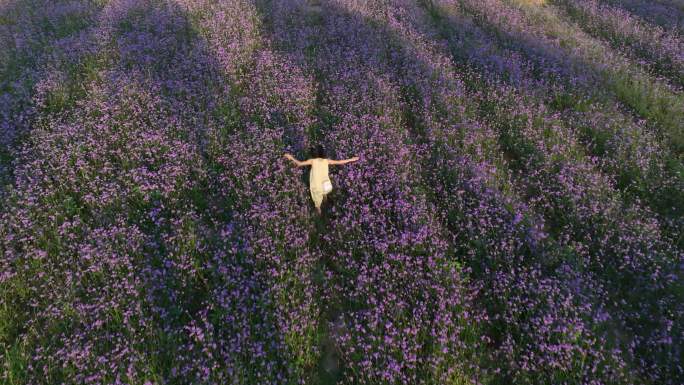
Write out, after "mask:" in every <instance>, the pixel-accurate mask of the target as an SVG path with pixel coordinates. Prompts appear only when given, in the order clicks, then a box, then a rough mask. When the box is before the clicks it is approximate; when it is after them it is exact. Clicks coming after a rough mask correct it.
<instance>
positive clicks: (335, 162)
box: [328, 156, 359, 165]
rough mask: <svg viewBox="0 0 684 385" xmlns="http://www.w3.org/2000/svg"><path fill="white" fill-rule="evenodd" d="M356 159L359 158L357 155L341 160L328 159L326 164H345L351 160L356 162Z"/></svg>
mask: <svg viewBox="0 0 684 385" xmlns="http://www.w3.org/2000/svg"><path fill="white" fill-rule="evenodd" d="M357 160H359V157H358V156H355V157H353V158H349V159H342V160H332V159H330V161H329V162H328V164H333V165H337V164H347V163H351V162H356V161H357Z"/></svg>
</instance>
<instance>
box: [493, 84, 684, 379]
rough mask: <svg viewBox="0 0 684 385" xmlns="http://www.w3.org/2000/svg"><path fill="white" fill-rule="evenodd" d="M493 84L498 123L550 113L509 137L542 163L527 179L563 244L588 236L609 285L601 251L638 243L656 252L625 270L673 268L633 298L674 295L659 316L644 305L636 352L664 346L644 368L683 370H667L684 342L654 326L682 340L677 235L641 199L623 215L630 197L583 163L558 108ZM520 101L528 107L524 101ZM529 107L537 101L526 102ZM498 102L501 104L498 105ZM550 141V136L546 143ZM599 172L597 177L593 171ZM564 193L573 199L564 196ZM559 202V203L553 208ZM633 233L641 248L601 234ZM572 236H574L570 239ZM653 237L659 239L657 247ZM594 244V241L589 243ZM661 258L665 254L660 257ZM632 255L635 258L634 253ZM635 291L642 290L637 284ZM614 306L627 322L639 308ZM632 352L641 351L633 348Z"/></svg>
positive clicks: (535, 163) (616, 252)
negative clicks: (554, 112)
mask: <svg viewBox="0 0 684 385" xmlns="http://www.w3.org/2000/svg"><path fill="white" fill-rule="evenodd" d="M488 91H489V93H485V94H486V95H487V96H488V97H487V99H489V100H488V102H489V103H491V104H492V105H495V106H497V107H496V108H495V109H487V110H486V112H487V115H494V116H492V118H493V119H492V120H490V122H491V123H492V124H496V121H497V120H501V121H502V122H510V121H513V122H515V118H521V117H523V118H526V117H525V115H528V116H529V120H530V121H532V120H534V121H537V122H538V123H543V122H544V121H546V123H544V124H542V125H541V127H539V128H538V129H539V131H538V132H537V133H536V134H534V133H532V132H531V131H529V130H535V128H534V125H533V124H528V123H527V122H526V121H523V124H522V125H521V127H522V128H523V129H522V130H521V131H518V130H515V129H514V130H513V132H509V133H506V137H507V138H510V139H511V140H512V141H513V143H509V145H512V149H515V148H516V147H517V150H514V151H516V152H517V153H518V156H520V155H523V156H524V157H525V158H527V159H525V162H530V161H532V163H531V164H530V165H529V166H531V167H530V168H531V169H532V170H535V171H534V172H532V173H530V175H527V176H523V179H526V180H524V181H521V182H522V183H523V185H524V186H527V187H526V189H529V188H530V187H532V186H534V187H533V188H532V189H531V190H532V191H534V194H539V199H541V200H542V201H544V203H543V204H542V205H536V204H534V205H533V206H536V207H535V208H536V209H537V210H538V211H539V212H542V213H545V214H546V218H547V220H548V221H549V222H550V224H551V226H550V229H551V230H552V231H553V233H554V235H555V236H556V237H558V238H559V239H560V241H561V244H563V245H566V246H570V247H572V248H577V244H576V242H580V243H584V244H585V246H584V247H583V248H582V249H578V251H577V254H578V256H580V257H581V259H582V260H583V261H584V262H583V263H585V264H587V267H591V266H592V265H593V269H594V270H596V269H597V268H598V270H599V271H601V270H604V269H605V270H606V271H601V273H602V274H604V277H603V284H604V285H610V283H611V280H614V278H615V276H614V274H611V273H610V270H611V268H610V267H606V268H604V267H603V266H602V265H603V264H604V263H605V262H598V261H597V260H596V257H597V256H601V258H600V259H602V258H606V257H608V258H611V259H612V258H617V260H618V261H619V260H620V259H623V258H628V259H629V258H631V256H630V255H631V254H633V253H637V254H638V253H639V252H636V251H637V250H641V251H640V252H641V253H643V252H646V253H650V255H647V256H646V257H645V258H644V259H643V260H642V261H641V263H642V265H641V266H636V265H633V266H631V269H632V270H631V272H626V271H625V272H620V273H619V274H624V277H632V279H635V278H636V279H638V277H640V276H641V275H643V274H646V272H647V271H651V272H652V273H657V274H659V271H660V269H663V268H664V269H665V270H666V271H667V272H666V273H665V274H663V275H662V278H663V279H664V280H665V281H666V282H668V286H669V288H668V289H665V290H662V289H661V288H657V289H655V290H651V293H650V294H649V295H643V296H642V297H641V298H634V299H633V300H634V301H635V304H633V305H634V306H647V305H649V304H655V303H657V302H656V301H660V302H662V301H665V299H666V298H669V301H670V303H669V305H666V306H663V307H661V308H660V310H659V311H658V313H659V314H660V316H657V317H653V318H652V317H651V314H650V312H651V311H652V309H651V310H649V311H648V312H646V311H644V312H642V313H641V319H642V320H644V321H645V320H646V319H649V320H650V322H648V325H649V326H648V327H645V328H643V330H639V331H634V333H635V334H636V335H637V338H636V341H638V342H640V343H641V348H642V349H643V350H645V351H646V352H644V351H643V350H642V351H641V352H637V353H636V355H637V356H641V357H649V355H650V354H651V350H652V351H659V352H661V351H662V352H663V355H662V356H661V357H660V363H659V364H657V363H656V364H653V365H655V366H658V365H660V367H659V368H658V369H654V368H651V367H646V368H643V369H642V371H643V372H645V373H649V374H652V373H653V372H659V374H658V375H656V376H654V377H655V378H658V376H661V377H664V378H672V377H675V376H676V375H677V374H676V373H678V370H681V369H677V370H674V371H672V372H669V373H668V371H669V370H670V368H671V366H670V362H671V361H672V360H673V359H674V357H676V355H677V354H678V353H677V351H678V349H680V348H679V347H678V342H675V345H674V346H671V345H670V344H671V341H670V342H668V340H667V338H665V339H661V337H660V335H649V334H650V333H653V332H654V330H656V331H657V332H656V333H661V332H666V333H669V334H668V335H669V336H670V337H673V338H675V339H676V341H679V340H680V339H681V335H680V334H681V332H680V331H678V330H679V329H678V328H679V326H676V327H675V328H674V329H673V330H670V328H671V325H672V322H673V320H676V319H677V318H676V317H675V318H673V317H671V316H670V315H669V314H670V312H672V311H675V312H680V311H681V309H680V308H679V307H678V306H677V303H678V302H677V298H676V292H677V291H676V290H677V287H678V286H677V281H676V280H677V275H676V272H677V269H678V263H679V260H680V259H681V254H680V253H679V252H678V251H677V249H673V248H672V247H671V245H670V243H671V241H668V240H667V238H663V237H662V236H661V235H660V234H659V229H658V223H657V221H654V220H652V219H651V220H648V219H647V220H643V219H642V217H643V212H642V211H641V210H640V208H639V207H638V206H636V207H633V208H632V209H628V211H630V212H631V214H628V215H627V217H628V218H630V219H629V220H625V218H624V217H623V215H624V214H625V213H624V211H623V210H624V209H623V205H622V203H621V202H620V200H619V197H618V196H615V193H614V192H611V190H612V188H611V185H610V183H609V181H607V180H605V178H602V177H601V175H600V174H596V172H595V171H590V170H591V169H592V168H594V166H593V165H592V162H587V163H583V161H582V156H581V153H580V154H577V151H576V150H573V149H572V148H573V147H576V145H573V144H572V143H573V138H572V135H571V136H570V137H567V133H565V134H563V133H562V131H558V130H559V129H560V128H562V127H559V126H558V125H556V124H553V116H551V118H552V119H551V120H549V119H548V118H546V117H545V116H544V114H545V111H544V108H543V106H537V107H535V106H534V104H530V103H529V102H527V101H526V100H524V99H520V98H517V99H513V100H506V99H508V98H511V97H515V95H510V94H509V95H506V96H505V97H504V98H503V99H498V97H497V96H495V95H496V94H497V93H498V92H497V91H496V90H492V89H490V90H488ZM505 94H506V92H505V91H504V92H501V93H500V95H502V96H504V95H505ZM492 99H493V100H492ZM521 107H523V108H522V109H521ZM540 107H541V108H542V109H541V110H540V109H539V108H540ZM528 108H532V109H531V110H527V109H528ZM535 109H536V111H535ZM497 110H499V112H498V113H497ZM521 111H522V112H524V114H523V115H520V112H521ZM497 115H498V116H497ZM515 125H516V123H513V124H511V123H507V124H503V125H502V128H503V129H504V130H507V129H510V128H511V127H513V126H515ZM545 125H546V127H547V128H546V129H545V128H544V126H545ZM549 129H552V130H553V132H548V130H549ZM545 131H546V132H545ZM559 133H560V135H559ZM544 136H547V137H550V139H551V140H548V139H549V138H546V139H545V138H544ZM554 137H555V139H554ZM558 139H561V140H558ZM516 142H518V143H516ZM544 142H547V143H546V144H545V143H544ZM530 150H532V153H530ZM538 156H541V159H535V158H536V157H538ZM563 158H565V159H563ZM544 159H546V160H544ZM584 162H586V161H584ZM544 163H545V165H544ZM559 171H563V172H570V174H572V175H574V176H573V177H572V182H569V181H568V179H567V175H562V174H561V175H559V176H556V173H557V172H559ZM592 174H593V176H592V177H589V178H588V177H587V176H588V175H592ZM557 186H563V188H562V189H561V190H560V191H556V190H558V187H557ZM561 197H562V198H561ZM564 199H565V200H567V201H565V202H564V201H563V200H564ZM535 200H536V199H535V198H533V202H534V201H535ZM552 207H554V208H553V209H552V210H549V209H550V208H552ZM628 207H629V206H628ZM573 212H574V213H573ZM592 212H593V214H592ZM587 216H589V217H595V218H596V219H595V220H594V221H592V222H598V220H599V219H601V221H602V222H604V224H601V225H598V226H597V225H595V224H594V223H591V224H589V223H583V221H585V219H583V218H586V217H587ZM559 230H560V231H559ZM634 233H636V234H639V236H638V237H637V238H635V239H630V240H629V241H628V243H629V244H630V246H629V247H630V248H633V250H634V252H633V251H626V252H625V250H620V248H618V247H616V246H615V245H612V244H611V243H612V241H609V240H608V241H607V240H602V241H598V239H599V238H601V237H603V236H605V235H607V234H613V235H612V236H614V237H619V238H620V239H625V238H626V237H627V236H626V234H634ZM646 234H648V235H646ZM570 239H574V240H573V241H571V242H568V241H569V240H570ZM592 239H593V240H592ZM653 241H655V242H656V244H658V245H659V246H657V247H655V248H654V246H653V243H652V242H653ZM587 246H588V247H589V249H586V247H587ZM583 249H584V250H583ZM592 254H594V255H592ZM611 255H612V257H611ZM662 258H665V259H664V260H661V259H662ZM590 261H593V262H590ZM625 261H627V260H623V262H625ZM627 262H629V264H633V261H627ZM631 284H633V282H630V283H629V284H628V285H631ZM652 285H653V283H652V282H642V283H641V285H640V287H641V289H639V290H648V289H649V288H650V287H652ZM618 286H619V285H618ZM613 289H615V287H613ZM625 289H626V290H627V291H631V289H632V288H631V287H630V286H623V288H622V290H619V292H623V291H624V290H625ZM636 293H640V292H639V291H636ZM641 294H643V293H641ZM614 306H615V308H616V313H617V314H616V315H617V317H618V318H620V319H622V320H623V322H627V323H628V320H629V319H630V318H631V317H633V316H634V314H633V313H634V312H632V309H631V308H630V307H629V306H621V305H617V304H615V305H614ZM630 306H632V305H630ZM627 327H628V328H629V329H633V328H635V327H636V328H637V329H640V328H641V327H642V325H640V324H639V323H635V324H633V325H630V326H627ZM659 344H660V345H659ZM630 350H632V349H630ZM631 353H632V354H635V352H634V351H632V352H631ZM656 361H658V360H656ZM642 365H643V363H642ZM675 378H676V377H675ZM670 381H671V380H670Z"/></svg>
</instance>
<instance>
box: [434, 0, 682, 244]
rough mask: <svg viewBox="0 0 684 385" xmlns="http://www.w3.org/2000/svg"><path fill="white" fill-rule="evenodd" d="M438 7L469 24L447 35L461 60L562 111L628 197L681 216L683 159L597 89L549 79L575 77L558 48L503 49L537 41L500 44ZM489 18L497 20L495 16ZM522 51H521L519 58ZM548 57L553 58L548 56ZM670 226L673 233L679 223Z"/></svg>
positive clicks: (669, 216)
mask: <svg viewBox="0 0 684 385" xmlns="http://www.w3.org/2000/svg"><path fill="white" fill-rule="evenodd" d="M488 4H489V3H488ZM439 6H440V7H439V8H440V9H441V11H440V12H441V14H442V15H443V17H444V18H445V19H448V20H449V22H450V23H451V24H455V23H459V24H464V25H466V26H467V28H461V29H458V30H454V29H452V30H451V31H452V33H451V34H450V35H449V40H451V41H452V44H455V45H457V46H458V47H459V49H458V50H454V52H455V54H456V57H457V58H458V59H459V60H460V61H466V62H467V63H472V64H475V65H476V66H477V68H479V69H483V70H485V71H484V73H485V74H492V75H493V76H494V77H496V78H500V79H501V80H505V81H506V82H507V83H511V84H512V85H513V86H515V87H516V88H517V89H518V90H522V92H523V93H524V94H525V95H526V98H531V99H533V100H535V99H536V100H539V101H540V102H543V103H544V104H546V105H547V106H548V107H549V109H550V110H552V111H554V113H560V115H559V118H562V120H563V121H564V124H565V125H567V126H568V128H570V129H575V130H577V131H579V132H577V134H576V135H578V137H579V138H580V139H581V140H582V142H583V143H585V145H587V146H588V151H589V152H590V154H592V155H594V156H598V157H600V164H601V168H602V169H603V170H605V171H606V172H607V173H608V174H609V175H613V176H614V177H615V178H616V181H617V184H618V187H619V188H620V189H621V190H622V191H624V192H625V195H626V197H627V198H629V199H632V200H633V199H635V198H636V199H638V200H642V201H644V202H645V203H646V204H647V205H649V206H650V207H651V208H653V209H654V210H655V211H656V212H658V213H659V214H661V215H663V216H664V217H665V219H666V220H667V221H672V220H674V221H675V222H676V221H677V219H678V218H681V212H682V209H684V208H683V207H682V206H681V199H678V197H680V196H681V189H680V188H679V187H678V185H680V184H681V173H680V172H679V169H680V168H681V163H680V162H679V161H678V160H677V157H676V155H675V154H672V153H670V152H669V151H668V148H667V147H666V146H663V145H662V144H661V142H660V141H659V140H658V139H656V137H655V136H654V135H653V134H652V133H650V132H649V130H650V128H649V126H648V125H647V124H644V122H639V121H633V120H632V119H631V118H630V117H629V116H626V115H624V114H622V113H620V112H619V106H616V105H615V104H614V103H613V102H611V101H610V100H605V98H598V99H597V96H599V95H597V92H595V91H591V90H587V89H586V88H585V89H584V91H580V92H577V90H575V86H573V85H572V84H563V82H560V83H559V82H557V81H549V80H547V78H550V79H553V78H558V77H560V78H561V79H563V78H564V79H566V80H567V81H570V82H571V83H572V82H573V81H572V80H571V79H575V78H576V76H578V73H576V72H575V71H574V70H572V65H571V64H568V63H566V62H563V61H562V57H563V54H562V52H559V51H558V50H557V49H555V48H553V46H552V45H549V46H548V47H547V46H542V48H540V49H536V50H535V52H537V51H538V53H539V54H540V55H542V56H537V54H534V53H532V52H528V51H525V50H523V51H518V50H517V49H516V48H515V46H514V47H512V48H513V50H508V49H505V47H500V45H501V44H504V45H511V44H523V45H534V44H537V41H536V40H531V39H528V40H529V41H528V40H525V39H524V36H523V38H522V39H523V40H522V42H525V43H521V42H520V41H517V40H513V41H509V42H508V43H499V42H498V41H497V40H499V39H501V37H499V36H497V35H496V33H494V34H493V35H490V33H488V32H487V31H484V30H482V29H480V28H479V27H478V26H477V25H475V24H474V21H471V19H470V18H469V17H468V15H466V14H464V13H463V12H462V11H460V10H459V8H458V7H456V6H455V4H452V2H446V3H445V2H440V3H439ZM492 6H493V5H492ZM497 6H498V5H497ZM499 8H502V7H499ZM497 9H498V8H497ZM498 12H499V13H502V12H503V13H504V14H505V12H506V8H502V9H498ZM492 13H496V12H494V11H492ZM484 14H485V15H487V14H489V12H484ZM506 15H507V14H506ZM490 22H491V23H498V21H496V20H494V19H493V20H490ZM486 27H487V26H486V25H485V28H486ZM522 28H524V22H519V29H522ZM521 53H522V54H524V56H522V57H521V55H520V54H521ZM549 56H551V57H556V59H553V60H549ZM538 72H541V74H542V75H543V76H541V75H538ZM564 72H567V73H564ZM558 74H562V75H560V76H559V75H558ZM488 76H490V77H491V75H488ZM539 76H541V78H539ZM496 81H498V80H496ZM594 81H599V79H594ZM574 82H579V83H580V84H584V83H589V80H588V79H582V78H579V79H576V80H574ZM587 93H588V95H587ZM575 127H578V128H575ZM669 227H670V228H671V229H672V231H673V232H674V233H675V234H677V232H678V230H677V228H678V225H677V223H674V224H672V225H669Z"/></svg>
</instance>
